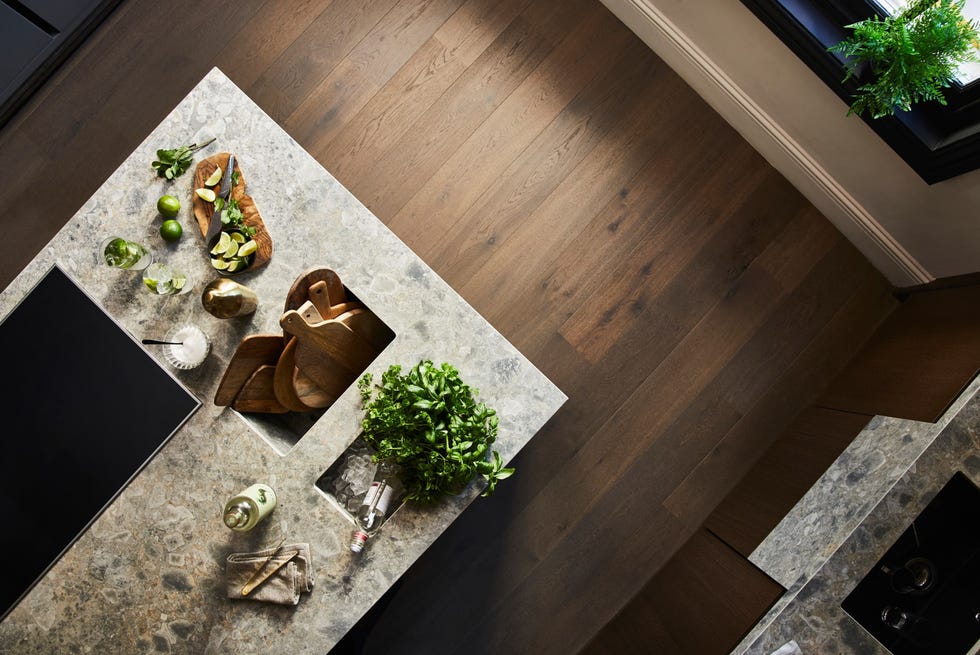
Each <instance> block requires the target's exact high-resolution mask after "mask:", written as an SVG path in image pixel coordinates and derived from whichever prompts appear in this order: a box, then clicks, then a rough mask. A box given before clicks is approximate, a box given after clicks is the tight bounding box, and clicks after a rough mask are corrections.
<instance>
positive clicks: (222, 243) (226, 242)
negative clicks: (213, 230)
mask: <svg viewBox="0 0 980 655" xmlns="http://www.w3.org/2000/svg"><path fill="white" fill-rule="evenodd" d="M232 243H234V242H233V241H232V240H231V235H229V234H228V233H227V232H222V233H221V236H220V237H218V243H216V244H214V248H211V254H212V255H221V254H223V253H224V252H225V251H227V250H228V246H230V245H231V244H232Z"/></svg>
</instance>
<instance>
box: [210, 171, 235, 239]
mask: <svg viewBox="0 0 980 655" xmlns="http://www.w3.org/2000/svg"><path fill="white" fill-rule="evenodd" d="M234 170H235V155H228V164H227V165H226V166H225V172H224V174H223V175H222V176H221V187H220V189H219V191H218V195H217V197H218V198H221V199H222V200H223V201H224V205H225V206H226V207H227V205H228V198H230V197H231V176H232V173H233V172H234ZM220 236H221V212H220V211H217V210H216V211H215V212H214V213H213V214H211V221H210V222H209V223H208V232H207V234H206V235H204V243H205V244H207V247H208V250H210V249H211V248H213V247H214V244H215V242H217V240H218V239H219V238H220Z"/></svg>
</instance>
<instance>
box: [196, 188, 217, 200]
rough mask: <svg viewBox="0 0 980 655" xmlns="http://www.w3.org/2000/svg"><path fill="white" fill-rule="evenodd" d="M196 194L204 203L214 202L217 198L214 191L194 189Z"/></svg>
mask: <svg viewBox="0 0 980 655" xmlns="http://www.w3.org/2000/svg"><path fill="white" fill-rule="evenodd" d="M194 193H196V194H197V197H198V198H200V199H201V200H203V201H204V202H214V199H215V197H216V196H215V195H214V190H213V189H194Z"/></svg>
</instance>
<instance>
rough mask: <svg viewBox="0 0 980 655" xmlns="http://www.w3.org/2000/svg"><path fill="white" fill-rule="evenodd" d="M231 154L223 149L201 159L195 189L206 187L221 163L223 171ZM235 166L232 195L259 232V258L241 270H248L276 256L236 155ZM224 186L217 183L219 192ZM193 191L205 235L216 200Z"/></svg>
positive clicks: (195, 170)
mask: <svg viewBox="0 0 980 655" xmlns="http://www.w3.org/2000/svg"><path fill="white" fill-rule="evenodd" d="M228 156H229V153H227V152H219V153H218V154H216V155H211V156H210V157H208V158H207V159H202V160H201V161H200V162H198V164H197V168H195V169H194V189H200V188H202V187H204V181H205V180H207V179H208V178H209V177H210V176H211V173H213V172H214V171H215V169H216V168H218V166H220V167H221V170H222V171H223V170H224V169H225V167H226V166H227V165H228ZM235 170H236V171H238V175H239V180H238V184H237V185H236V186H233V187H232V188H231V197H232V198H234V199H235V200H237V201H238V206H239V207H241V210H242V214H243V215H244V216H245V218H244V221H245V224H246V225H248V226H249V227H254V228H255V235H254V236H253V237H252V238H253V239H255V242H256V243H257V244H258V250H256V251H255V259H254V260H252V265H251V266H249V267H248V268H246V269H245V270H244V271H241V272H242V273H244V272H246V271H254V270H255V269H257V268H260V267H262V266H265V265H266V264H268V263H269V260H270V259H272V237H271V236H270V235H269V231H268V230H267V229H266V228H265V223H263V222H262V216H261V215H260V214H259V209H258V207H256V206H255V201H254V200H252V196H250V195H248V194H247V193H245V176H244V175H243V174H242V169H241V167H240V166H239V165H238V158H237V157H236V158H235ZM220 186H221V185H220V183H219V184H218V185H217V186H215V187H214V190H215V193H217V192H218V189H219V188H220ZM191 194H192V197H191V200H192V205H193V208H194V220H196V221H197V226H198V228H199V229H200V230H201V236H202V237H203V236H205V235H206V234H207V233H208V225H209V224H210V223H211V215H212V214H214V203H213V202H205V201H204V200H202V199H201V198H200V197H198V195H197V193H195V192H194V191H193V190H192V191H191Z"/></svg>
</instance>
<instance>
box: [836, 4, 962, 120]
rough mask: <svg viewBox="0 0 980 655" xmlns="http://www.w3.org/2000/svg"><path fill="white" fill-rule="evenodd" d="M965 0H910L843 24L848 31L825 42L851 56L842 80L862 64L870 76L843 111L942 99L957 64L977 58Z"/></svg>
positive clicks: (884, 112) (876, 112) (892, 108)
mask: <svg viewBox="0 0 980 655" xmlns="http://www.w3.org/2000/svg"><path fill="white" fill-rule="evenodd" d="M965 2H966V0H915V1H914V2H912V3H911V4H910V5H909V7H908V8H907V9H905V10H904V11H903V12H902V13H900V14H897V15H895V16H886V17H885V18H884V19H882V18H880V17H879V16H874V17H872V18H869V19H867V20H863V21H861V22H859V23H854V24H852V25H848V26H847V28H848V29H850V30H851V32H852V34H851V36H849V37H848V38H847V39H845V40H844V41H841V42H840V43H838V44H837V45H835V46H833V47H831V48H830V50H831V51H832V52H839V53H841V54H842V55H845V56H846V57H849V58H851V60H850V61H849V62H848V63H847V76H846V77H845V78H844V82H847V81H848V80H849V79H851V78H852V77H857V76H858V74H859V72H860V70H861V68H862V67H864V66H867V67H869V68H870V72H871V73H872V77H873V79H872V81H871V82H869V83H867V84H864V85H862V86H860V87H858V89H857V95H856V96H855V99H854V103H853V104H852V105H851V108H850V111H848V114H862V113H864V112H865V111H867V112H870V113H871V115H872V116H873V117H874V118H881V117H883V116H890V115H892V114H894V113H895V112H896V110H899V109H901V110H903V111H908V110H909V109H911V106H912V103H915V102H922V101H924V100H935V101H936V102H938V103H939V104H942V105H945V104H946V98H945V96H944V95H943V91H942V90H943V89H944V88H946V87H948V86H950V85H951V84H953V82H954V80H955V78H956V72H957V68H958V67H959V65H960V64H961V63H963V62H967V61H977V54H976V52H977V47H978V38H980V37H978V34H977V24H976V23H975V22H972V21H968V20H967V19H966V18H964V16H963V5H964V3H965Z"/></svg>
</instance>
